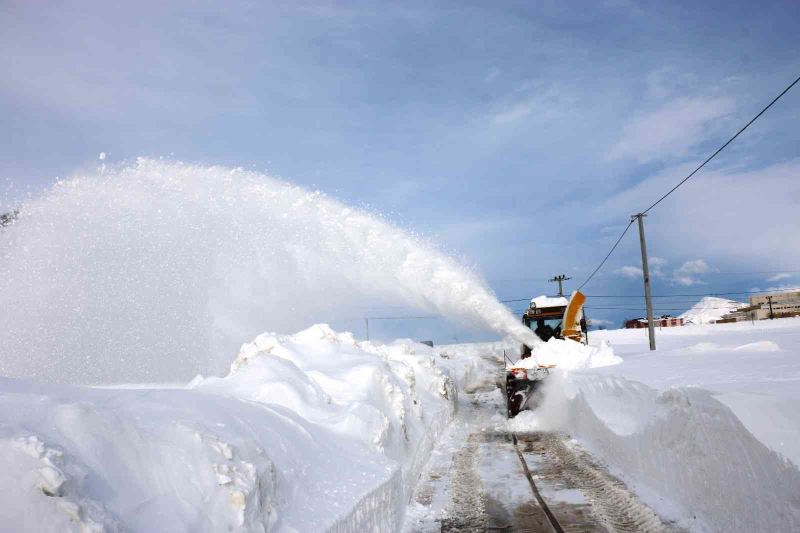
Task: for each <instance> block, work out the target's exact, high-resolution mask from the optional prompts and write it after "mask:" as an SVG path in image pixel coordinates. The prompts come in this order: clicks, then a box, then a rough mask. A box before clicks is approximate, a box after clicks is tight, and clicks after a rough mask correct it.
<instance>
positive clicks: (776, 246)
mask: <svg viewBox="0 0 800 533" xmlns="http://www.w3.org/2000/svg"><path fill="white" fill-rule="evenodd" d="M696 166H697V164H696V163H694V162H693V163H689V164H681V165H676V166H673V167H669V168H667V169H665V170H663V171H661V172H659V173H658V174H656V175H654V176H652V177H651V178H648V179H647V180H645V181H643V182H641V183H639V184H638V185H636V186H634V187H630V188H627V189H625V190H623V191H621V192H620V193H619V194H617V195H616V196H613V197H611V198H610V199H608V200H606V201H604V202H599V203H597V204H594V205H593V206H592V207H591V209H590V211H589V212H588V213H587V216H591V217H593V220H596V221H597V223H598V224H602V225H610V224H611V223H612V222H616V221H619V220H626V219H627V216H626V215H627V214H629V213H632V212H636V211H638V210H641V209H644V208H646V207H647V206H648V205H650V204H651V203H652V202H653V201H654V200H655V199H657V198H658V197H659V196H660V195H661V194H663V193H664V191H667V190H669V189H670V188H672V187H673V186H674V185H675V184H676V183H677V182H678V181H680V180H681V178H683V177H684V176H686V175H687V174H688V173H689V172H691V171H692V170H694V167H696ZM767 194H768V196H765V195H767ZM798 209H800V159H795V160H790V161H786V162H783V163H779V164H775V165H770V166H766V167H756V168H750V169H748V170H744V171H743V170H739V169H737V170H731V169H719V170H708V169H703V170H702V171H701V172H700V173H698V174H697V175H696V176H695V177H694V178H693V179H692V180H690V181H688V182H687V183H686V184H685V185H684V186H683V187H681V188H680V189H678V190H677V191H675V193H674V194H673V195H672V196H670V197H669V198H667V199H666V200H665V201H664V202H662V203H660V204H659V205H658V207H657V208H656V209H655V210H653V212H651V213H649V215H650V216H648V217H647V218H646V219H645V226H646V231H647V243H648V245H649V246H651V247H652V248H653V249H657V250H658V251H659V253H660V254H662V255H664V256H666V257H670V256H672V257H676V256H677V257H680V256H683V257H686V256H689V257H692V256H696V255H697V254H699V253H702V256H703V258H704V259H705V260H706V261H709V262H711V263H712V264H732V265H736V267H735V268H736V270H742V271H748V270H752V271H758V270H763V269H764V265H763V264H762V263H763V261H764V258H769V260H770V262H774V263H776V264H781V265H796V264H800V217H798V216H797V213H798ZM611 214H614V215H613V217H612V216H611ZM629 238H630V239H632V240H634V241H635V238H636V237H635V234H634V235H633V236H629ZM631 246H634V247H635V246H636V244H631Z"/></svg>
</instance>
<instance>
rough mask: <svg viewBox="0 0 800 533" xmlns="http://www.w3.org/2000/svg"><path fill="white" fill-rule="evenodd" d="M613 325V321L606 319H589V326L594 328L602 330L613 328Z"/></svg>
mask: <svg viewBox="0 0 800 533" xmlns="http://www.w3.org/2000/svg"><path fill="white" fill-rule="evenodd" d="M613 324H614V322H613V321H611V320H606V319H604V318H590V319H589V325H590V326H594V327H596V328H600V327H608V326H611V325H613Z"/></svg>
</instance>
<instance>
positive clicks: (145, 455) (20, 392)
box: [0, 325, 469, 532]
mask: <svg viewBox="0 0 800 533" xmlns="http://www.w3.org/2000/svg"><path fill="white" fill-rule="evenodd" d="M466 366H469V365H466ZM455 400H456V390H455V388H454V386H453V382H452V380H451V378H450V377H449V376H448V375H447V373H446V372H445V371H442V370H441V369H439V368H438V367H437V366H436V364H435V361H434V355H433V352H432V351H431V349H430V348H429V347H427V346H424V345H420V344H415V343H412V342H410V341H407V342H404V341H398V342H395V343H393V344H390V345H381V344H372V343H358V342H356V341H355V340H354V339H353V337H352V335H350V334H337V333H335V332H333V331H332V330H331V329H330V328H328V327H326V326H324V325H317V326H314V327H311V328H309V329H307V330H305V331H302V332H300V333H298V334H297V335H294V336H275V335H270V334H265V335H262V336H260V337H258V338H257V339H256V340H255V341H253V342H252V343H250V344H246V345H245V346H243V347H242V350H241V353H240V354H239V356H238V357H237V358H236V360H235V362H234V363H233V365H232V368H231V371H230V374H229V375H227V376H226V377H224V378H206V379H203V378H198V379H196V380H194V381H193V382H192V383H191V384H189V385H188V386H185V387H172V388H163V387H161V388H148V387H143V386H136V387H115V388H89V387H77V386H67V385H52V384H43V383H35V382H29V381H25V380H14V379H2V380H0V469H2V471H3V475H2V476H1V477H0V501H2V502H4V503H3V505H0V524H2V529H3V530H4V531H41V532H43V531H101V530H108V531H116V530H130V531H147V532H150V531H170V532H175V531H229V530H231V531H325V530H329V531H393V530H397V529H398V528H399V527H400V524H401V523H402V520H403V515H404V511H405V506H406V503H407V501H408V498H409V495H410V493H411V491H412V490H413V487H414V484H415V483H416V479H417V477H418V474H419V471H420V469H421V467H422V465H423V463H424V462H425V460H426V459H427V457H428V454H429V453H430V450H431V448H432V447H433V445H434V442H435V441H436V439H437V437H438V435H439V433H440V432H441V431H442V430H443V429H444V428H445V427H446V425H447V424H448V423H449V421H450V420H451V419H452V416H453V412H454V405H455Z"/></svg>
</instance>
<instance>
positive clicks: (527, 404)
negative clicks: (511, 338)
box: [506, 291, 588, 418]
mask: <svg viewBox="0 0 800 533" xmlns="http://www.w3.org/2000/svg"><path fill="white" fill-rule="evenodd" d="M584 302H586V296H584V295H583V293H581V292H580V291H575V292H573V293H572V297H571V298H570V299H569V301H568V300H567V299H566V298H564V297H563V296H557V297H549V296H539V297H537V298H534V299H532V300H531V303H530V305H529V306H528V309H526V310H525V312H524V313H523V314H522V323H523V324H525V326H527V327H529V328H530V329H531V330H533V332H534V333H535V334H536V336H537V337H539V338H540V339H541V340H542V341H543V342H547V341H549V340H550V339H552V338H555V339H565V340H569V341H574V342H580V343H583V344H586V343H587V342H588V335H587V328H586V318H585V317H584V314H583V304H584ZM530 357H531V347H530V346H526V345H524V344H523V345H522V347H521V349H520V357H519V360H518V361H517V362H516V363H515V362H512V361H511V360H510V359H508V357H506V402H507V403H506V405H507V409H508V417H509V418H511V417H514V416H516V415H517V414H518V413H519V412H520V411H522V410H525V409H532V408H534V407H536V404H537V402H538V396H539V395H538V394H537V392H538V391H539V389H540V388H541V385H542V382H543V381H544V379H545V378H546V377H547V376H548V375H549V374H550V369H552V368H553V367H554V366H555V365H552V364H551V365H546V364H539V363H538V362H534V361H531V360H529V358H530Z"/></svg>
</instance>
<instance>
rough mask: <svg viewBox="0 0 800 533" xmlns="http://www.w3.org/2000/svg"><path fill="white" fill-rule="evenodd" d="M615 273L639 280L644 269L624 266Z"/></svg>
mask: <svg viewBox="0 0 800 533" xmlns="http://www.w3.org/2000/svg"><path fill="white" fill-rule="evenodd" d="M615 272H616V273H617V274H620V275H622V276H624V277H626V278H629V279H639V278H641V277H642V269H641V268H639V267H637V266H624V267H622V268H618V269H617V270H615Z"/></svg>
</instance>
